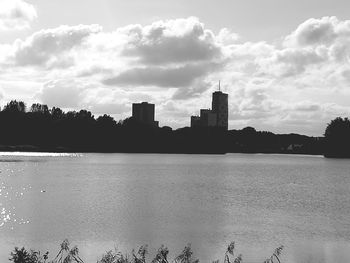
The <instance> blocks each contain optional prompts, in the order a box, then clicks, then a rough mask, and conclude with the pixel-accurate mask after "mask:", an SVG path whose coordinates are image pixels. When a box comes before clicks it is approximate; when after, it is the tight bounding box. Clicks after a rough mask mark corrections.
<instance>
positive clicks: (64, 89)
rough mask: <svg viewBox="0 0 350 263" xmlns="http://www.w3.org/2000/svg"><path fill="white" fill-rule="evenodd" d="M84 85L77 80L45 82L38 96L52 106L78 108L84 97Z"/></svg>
mask: <svg viewBox="0 0 350 263" xmlns="http://www.w3.org/2000/svg"><path fill="white" fill-rule="evenodd" d="M83 92H84V86H83V84H82V83H79V82H77V81H75V80H55V81H50V82H48V83H45V84H44V85H43V88H42V90H41V92H40V93H39V94H38V97H39V98H40V99H41V101H42V102H43V103H44V104H47V105H49V106H51V107H53V106H55V107H61V108H77V107H79V106H80V105H81V102H82V99H83Z"/></svg>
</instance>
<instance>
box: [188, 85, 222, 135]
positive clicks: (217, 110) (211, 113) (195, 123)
mask: <svg viewBox="0 0 350 263" xmlns="http://www.w3.org/2000/svg"><path fill="white" fill-rule="evenodd" d="M191 127H218V128H223V129H226V130H227V129H228V94H226V93H223V92H222V91H221V90H220V82H219V90H218V91H215V92H214V93H213V100H212V109H211V110H210V109H201V110H200V116H191Z"/></svg>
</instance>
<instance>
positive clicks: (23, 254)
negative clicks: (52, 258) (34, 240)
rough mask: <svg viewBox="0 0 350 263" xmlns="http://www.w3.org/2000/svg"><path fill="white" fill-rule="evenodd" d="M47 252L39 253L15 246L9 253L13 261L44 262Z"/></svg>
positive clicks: (19, 262) (26, 262)
mask: <svg viewBox="0 0 350 263" xmlns="http://www.w3.org/2000/svg"><path fill="white" fill-rule="evenodd" d="M48 255H49V252H46V253H45V254H43V255H41V253H40V251H34V250H30V251H27V250H26V249H25V248H24V247H22V248H21V249H19V248H18V247H15V251H14V252H11V254H10V258H9V260H10V261H13V262H14V263H46V260H47V259H48Z"/></svg>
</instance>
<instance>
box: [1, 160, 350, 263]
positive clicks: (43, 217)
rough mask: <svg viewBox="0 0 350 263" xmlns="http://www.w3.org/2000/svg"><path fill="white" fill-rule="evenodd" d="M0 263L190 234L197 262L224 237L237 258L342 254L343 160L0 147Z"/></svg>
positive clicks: (90, 257)
mask: <svg viewBox="0 0 350 263" xmlns="http://www.w3.org/2000/svg"><path fill="white" fill-rule="evenodd" d="M0 172H1V173H0V262H8V257H9V254H10V252H11V251H12V250H13V248H14V247H15V246H25V247H26V248H33V249H40V250H42V251H46V250H49V251H50V258H52V257H54V256H55V255H56V253H57V252H58V249H59V244H60V242H61V241H63V240H64V239H65V238H68V239H69V241H70V242H71V244H72V245H78V247H79V250H80V255H81V258H82V259H84V261H85V262H96V261H97V260H98V259H99V258H100V257H101V255H102V254H103V253H104V252H105V251H107V250H110V249H114V247H117V248H118V249H119V250H121V251H123V252H128V251H131V249H132V248H138V247H139V246H140V245H143V244H148V245H149V257H148V259H149V260H151V259H152V256H153V255H154V253H155V251H156V249H157V248H158V247H159V246H160V245H162V244H164V245H166V246H168V248H169V250H170V253H169V257H170V259H171V258H173V257H175V256H176V254H179V252H181V250H182V248H183V247H184V246H185V245H186V244H188V243H191V245H192V249H193V251H194V256H195V257H196V258H199V259H200V260H201V262H211V261H213V260H215V259H220V262H222V260H223V256H224V253H225V249H226V247H227V244H228V243H229V242H230V241H235V242H236V253H242V254H243V260H244V262H252V263H254V262H263V261H264V260H265V259H266V258H267V257H269V256H270V255H271V253H272V252H273V250H274V248H276V247H278V246H279V245H284V251H283V253H282V257H281V259H282V262H288V263H294V262H298V263H299V262H300V263H303V262H308V263H313V262H317V263H322V262H331V263H336V262H350V161H349V160H331V159H325V158H323V157H320V156H297V155H294V156H292V155H259V154H256V155H253V154H251V155H246V154H227V155H165V154H164V155H158V154H41V153H24V154H23V153H22V154H20V153H2V154H0Z"/></svg>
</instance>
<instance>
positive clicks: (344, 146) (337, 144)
mask: <svg viewBox="0 0 350 263" xmlns="http://www.w3.org/2000/svg"><path fill="white" fill-rule="evenodd" d="M324 136H325V151H324V155H325V157H330V158H350V120H349V119H348V118H344V119H343V118H340V117H338V118H336V119H334V120H332V121H331V122H330V123H329V124H328V126H327V128H326V131H325V134H324Z"/></svg>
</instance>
